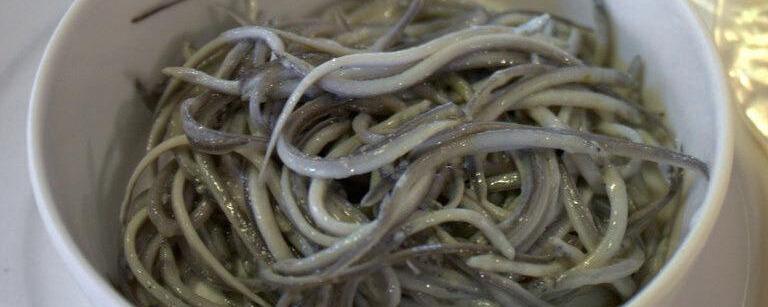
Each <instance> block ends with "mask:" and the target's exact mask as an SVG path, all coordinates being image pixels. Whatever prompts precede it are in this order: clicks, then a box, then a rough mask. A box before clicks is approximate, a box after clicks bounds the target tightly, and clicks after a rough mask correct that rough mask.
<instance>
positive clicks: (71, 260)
mask: <svg viewBox="0 0 768 307" xmlns="http://www.w3.org/2000/svg"><path fill="white" fill-rule="evenodd" d="M674 2H675V4H674V5H677V6H678V8H677V10H678V11H679V12H681V13H682V14H683V15H682V16H681V17H683V18H684V20H685V21H686V23H687V24H689V25H692V26H693V27H694V29H695V30H694V31H692V33H691V35H693V37H694V39H695V40H696V41H697V42H698V44H699V45H700V46H701V47H703V52H704V54H705V57H707V58H708V59H709V60H710V61H708V62H707V64H706V66H705V67H703V68H704V71H706V73H707V75H709V76H712V77H711V78H712V79H713V81H714V84H713V85H714V91H715V95H716V97H714V100H715V111H716V112H717V113H716V115H715V116H716V123H719V124H720V127H719V128H720V130H719V131H718V133H717V138H718V139H720V140H721V142H720V146H718V147H717V148H716V150H715V156H714V159H713V166H714V167H712V170H713V172H712V175H711V176H710V179H709V182H708V186H707V194H706V197H705V198H704V200H703V205H702V206H701V207H700V208H699V209H698V210H697V213H696V214H697V216H698V219H697V223H696V224H694V225H693V226H692V227H691V230H690V232H689V233H688V234H687V235H686V236H685V238H684V239H683V240H682V241H681V242H680V243H679V246H678V247H677V249H676V251H675V252H674V254H673V255H672V257H671V258H670V259H668V260H667V262H666V263H665V264H664V266H663V267H662V269H661V270H660V271H659V272H658V273H657V275H656V276H655V277H654V278H653V280H652V281H651V282H650V283H648V284H647V285H646V286H645V287H643V288H642V289H640V291H639V292H637V293H636V294H635V295H634V296H633V297H632V298H631V299H630V300H629V301H627V302H626V305H628V306H648V305H651V304H653V303H654V302H655V301H656V300H657V299H656V298H657V297H666V295H668V294H669V293H670V292H672V291H674V290H675V288H674V287H670V286H669V285H676V284H678V283H679V281H680V279H682V278H683V277H685V275H686V273H687V272H688V271H689V269H690V267H691V266H692V264H693V262H694V260H695V259H696V258H697V255H698V254H699V253H700V251H701V250H702V248H703V247H704V243H705V242H706V241H707V238H708V237H709V234H710V232H711V231H712V228H713V227H714V224H715V221H716V220H717V217H718V216H719V213H720V209H721V208H722V206H723V202H724V200H725V195H726V192H727V190H728V185H729V182H730V176H731V168H732V163H733V151H734V136H733V129H734V128H733V109H732V108H733V106H732V104H731V97H730V90H729V87H728V85H727V84H728V83H727V81H726V80H727V79H726V75H725V73H724V69H723V65H722V62H721V59H720V56H719V54H718V53H717V51H716V50H717V49H716V48H715V45H714V42H713V40H712V37H711V36H709V35H707V34H706V32H705V29H706V26H705V24H704V23H703V21H702V20H701V19H700V18H699V16H698V15H696V13H695V12H694V11H693V9H692V8H691V6H690V4H689V3H688V2H687V1H684V0H677V1H674ZM88 3H89V1H88V0H75V1H74V2H73V3H72V5H71V6H70V7H69V9H68V10H67V12H66V13H65V14H64V17H63V18H62V19H61V21H60V22H59V24H58V25H57V27H56V30H55V31H54V33H53V35H52V36H51V40H50V41H49V42H48V45H47V46H46V48H45V52H44V54H43V57H42V60H41V62H40V65H39V67H38V70H37V73H36V75H35V80H34V83H33V86H32V91H31V96H30V104H29V109H28V115H27V127H26V130H27V131H26V132H27V160H28V171H29V174H30V180H31V184H32V191H33V194H34V197H35V203H36V206H37V210H38V212H39V214H40V216H41V218H42V220H43V224H44V226H45V229H46V231H47V232H48V235H49V236H50V238H51V239H52V242H53V245H54V247H55V248H56V250H57V252H58V253H59V255H60V256H61V257H62V258H63V259H64V262H65V264H66V266H67V268H68V269H69V271H70V272H71V273H72V274H73V277H74V278H75V280H76V281H77V283H78V286H79V287H80V288H81V290H82V291H83V292H84V294H85V296H86V297H88V299H89V300H90V301H91V302H92V303H96V304H97V305H99V304H104V303H105V302H108V303H110V304H111V305H117V306H131V304H130V303H129V302H128V300H127V299H126V298H125V296H123V295H122V294H120V293H119V291H118V290H117V289H115V288H114V287H113V286H111V285H110V283H109V281H108V280H107V279H106V278H105V277H104V276H103V275H101V274H100V273H99V272H97V271H96V269H95V268H94V266H93V265H92V264H91V263H90V262H89V261H88V260H87V259H86V258H85V256H84V255H83V253H82V251H81V250H80V249H79V248H78V246H77V244H76V243H75V241H74V239H73V238H72V235H71V234H70V232H69V231H68V230H67V228H66V226H65V224H64V223H63V221H62V218H61V215H60V214H59V209H58V206H57V205H56V201H55V200H54V198H53V194H52V192H51V180H50V179H51V178H49V177H48V175H47V172H46V169H45V163H44V159H43V139H44V137H43V135H44V134H45V131H44V129H43V123H42V117H43V115H44V114H45V112H46V110H47V107H48V105H47V104H46V97H47V96H46V94H45V93H46V92H47V91H48V89H49V87H50V83H51V82H52V81H53V80H52V78H51V76H52V75H51V71H50V70H51V69H52V67H53V65H52V64H54V63H55V62H56V61H57V58H58V56H57V55H58V54H60V53H61V50H62V49H63V48H64V46H65V42H66V39H65V38H66V37H67V36H68V34H69V33H70V32H71V31H73V30H74V27H73V26H72V25H73V21H74V20H75V19H76V18H77V17H78V16H79V15H81V14H80V13H81V12H82V11H83V10H84V9H85V8H86V6H87V4H88Z"/></svg>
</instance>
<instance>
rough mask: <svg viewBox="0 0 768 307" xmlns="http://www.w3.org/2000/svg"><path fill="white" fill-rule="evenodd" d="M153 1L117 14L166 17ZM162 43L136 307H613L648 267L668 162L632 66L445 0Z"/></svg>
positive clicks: (675, 186)
mask: <svg viewBox="0 0 768 307" xmlns="http://www.w3.org/2000/svg"><path fill="white" fill-rule="evenodd" d="M180 2H183V1H172V3H166V4H163V5H161V6H160V7H158V8H156V9H153V10H150V12H149V13H147V14H143V15H141V16H140V18H137V19H136V22H140V21H141V19H145V18H160V17H159V16H158V17H152V16H151V15H152V14H156V13H158V12H159V11H161V10H162V9H168V8H170V7H171V6H172V5H173V4H175V3H180ZM236 4H237V5H239V6H240V7H239V8H236V7H235V6H232V7H224V6H221V5H218V6H217V8H218V9H224V10H226V11H227V13H228V14H229V16H231V17H233V18H234V20H235V21H236V22H238V23H240V24H241V26H240V27H237V28H234V29H230V30H227V31H225V32H223V33H222V34H221V35H220V36H219V37H217V38H215V39H214V40H212V41H210V42H209V43H207V44H205V45H202V46H199V48H194V46H191V45H190V44H185V45H184V46H179V48H180V50H183V53H184V54H185V58H186V59H185V62H184V63H179V66H178V67H168V68H166V69H163V71H162V72H163V73H164V74H166V75H167V76H168V77H169V82H167V83H166V85H165V87H164V89H163V90H162V91H161V93H162V95H159V97H158V98H157V101H156V104H153V105H156V110H155V122H154V123H153V126H152V129H151V132H150V135H149V138H148V144H147V148H148V151H147V155H146V157H145V158H144V159H142V161H141V162H140V163H139V165H138V166H137V167H136V169H135V171H134V174H133V176H132V177H131V179H130V181H129V185H128V186H127V187H126V194H125V199H124V202H123V204H122V208H121V213H120V214H121V217H120V220H121V222H122V223H123V225H124V228H123V236H124V242H123V255H122V258H121V259H122V260H121V261H122V263H121V265H123V266H124V267H125V268H126V269H125V270H124V280H123V284H122V287H121V288H122V289H123V290H124V293H125V295H126V296H128V297H129V298H130V299H131V300H132V301H133V302H134V303H136V304H137V305H141V306H158V305H161V306H255V305H258V306H336V305H341V306H401V305H402V306H550V305H567V304H569V303H570V302H575V301H576V300H578V301H579V302H589V304H590V305H595V306H606V305H607V306H611V305H619V304H621V303H622V302H625V301H626V300H628V299H629V298H631V297H632V296H633V295H634V294H635V293H636V292H637V291H638V290H639V289H640V288H641V287H643V286H644V285H645V284H646V283H647V282H648V281H649V280H650V279H651V278H652V277H653V276H654V275H655V274H656V273H657V272H658V270H659V269H660V268H659V267H658V265H654V263H656V260H655V259H659V258H664V257H665V256H666V252H667V250H668V249H669V248H670V247H669V246H667V244H669V243H668V242H669V240H666V239H665V236H666V234H668V233H669V231H668V230H669V228H670V227H671V223H672V221H671V220H672V218H671V216H674V212H675V211H676V210H677V207H678V203H679V200H680V198H681V190H682V187H681V181H682V176H683V173H684V172H691V174H692V175H693V176H698V177H699V178H702V179H706V178H707V176H708V172H709V171H708V166H707V164H706V163H704V162H702V161H700V160H698V159H696V158H695V157H692V156H689V155H686V154H683V153H681V152H679V151H677V150H675V148H679V145H678V144H676V143H675V138H674V135H673V134H672V132H671V130H670V129H669V128H668V127H667V126H666V125H664V124H663V120H662V119H660V118H657V117H656V116H655V115H654V114H653V113H651V112H649V111H647V109H646V106H645V104H644V102H643V97H642V93H641V90H640V89H641V86H642V81H643V80H642V73H641V72H642V60H641V58H640V57H638V58H636V60H635V61H633V63H632V65H630V69H629V70H628V71H620V70H616V69H613V68H610V67H606V66H605V64H606V63H609V62H610V56H611V50H610V39H609V38H610V35H611V34H610V33H611V31H610V25H609V24H608V20H609V19H608V18H607V15H606V14H607V12H606V11H605V9H604V7H603V6H602V3H600V2H599V1H598V3H596V5H595V14H594V15H595V16H596V20H595V24H596V27H595V28H594V29H590V28H587V27H584V26H581V25H579V24H578V23H576V22H573V21H570V20H567V19H565V18H562V17H559V16H554V15H550V14H548V13H547V12H534V11H504V12H495V11H490V10H488V9H486V8H484V7H482V6H477V5H470V4H467V2H466V1H453V0H443V1H437V0H412V1H405V0H394V1H393V0H373V1H337V2H333V3H332V4H331V5H329V6H327V7H326V8H324V9H323V10H322V11H320V12H318V13H317V14H315V15H313V17H308V18H303V19H299V20H268V19H264V18H263V16H261V15H262V14H261V13H260V12H259V6H258V3H256V1H255V0H250V1H237V3H236Z"/></svg>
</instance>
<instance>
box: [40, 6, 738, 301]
mask: <svg viewBox="0 0 768 307" xmlns="http://www.w3.org/2000/svg"><path fill="white" fill-rule="evenodd" d="M479 1H482V2H488V3H491V4H492V5H494V6H497V7H502V6H504V5H507V4H504V3H505V1H503V0H479ZM157 2H159V1H158V0H131V1H128V0H125V1H98V0H79V1H75V4H74V5H73V6H72V7H71V8H70V10H69V11H68V12H67V14H66V16H65V17H64V19H63V20H62V22H61V24H60V25H59V27H58V29H57V30H56V32H55V34H54V36H53V39H52V40H51V42H50V44H49V45H48V49H47V51H46V53H45V56H44V58H43V61H42V63H41V64H40V69H39V71H38V74H37V80H36V82H35V86H34V89H33V94H32V102H31V107H30V112H29V114H30V115H29V122H28V124H29V126H28V137H29V142H28V144H29V162H30V172H31V177H32V184H33V188H34V193H35V196H36V199H37V204H38V208H39V211H40V214H41V215H42V217H43V220H44V223H45V226H46V228H47V229H48V232H49V234H50V235H51V237H52V238H53V242H54V244H55V245H56V248H57V249H58V251H59V252H60V253H61V256H62V257H63V258H64V260H65V262H66V264H67V265H68V267H69V269H70V270H71V271H72V272H73V274H74V276H75V278H76V280H77V282H78V283H79V284H80V286H81V288H82V290H83V291H84V292H85V293H86V294H87V295H88V297H89V298H91V300H92V301H93V302H94V303H95V304H96V305H99V306H104V305H109V306H116V305H128V304H129V303H128V302H127V301H126V300H125V299H124V298H123V297H122V296H121V295H120V294H119V293H118V292H117V291H116V290H115V288H114V287H113V286H112V285H111V284H110V281H111V280H117V278H116V276H117V274H118V269H117V263H118V262H117V256H118V252H119V250H120V243H119V242H120V238H119V233H120V230H119V226H118V221H117V216H118V214H117V212H118V206H119V203H120V199H121V196H122V193H123V189H124V186H125V182H126V180H127V179H128V177H129V174H130V171H131V170H132V168H133V166H134V165H135V163H136V162H137V161H138V159H139V158H140V157H141V155H142V153H143V152H144V145H143V144H144V140H145V137H146V133H147V127H148V124H149V120H150V113H149V112H148V111H146V108H145V107H144V106H143V105H142V104H141V103H140V102H139V99H138V97H137V95H136V93H135V91H134V88H133V86H132V82H133V79H134V78H140V79H142V80H157V78H159V73H158V72H159V69H160V68H161V67H163V66H164V65H170V64H173V63H178V60H179V59H178V54H179V52H178V48H179V45H180V44H179V42H180V38H182V37H185V38H191V39H194V40H196V41H198V42H200V41H201V40H202V41H204V39H210V38H211V37H213V35H215V34H216V33H217V32H218V30H221V28H222V27H223V26H224V25H223V20H225V18H224V17H222V16H221V14H219V13H217V12H214V11H212V10H211V9H209V8H207V7H205V6H203V5H201V4H199V3H198V2H195V1H189V2H186V3H183V4H181V5H179V6H178V7H176V8H173V9H172V10H168V11H165V12H162V13H161V14H160V15H158V16H155V17H153V18H150V19H148V20H146V21H145V22H143V23H141V24H138V25H134V24H131V23H130V22H129V20H130V19H131V17H133V16H134V15H136V13H137V12H140V11H142V10H143V9H145V8H147V7H150V6H152V5H153V4H156V3H157ZM263 2H267V5H268V6H271V7H270V10H272V11H273V12H274V11H280V9H282V10H283V12H293V13H296V8H301V10H302V11H307V10H309V9H311V7H317V6H319V5H320V4H321V1H309V0H306V1H300V0H281V1H269V0H265V1H263ZM506 2H507V3H508V2H512V3H514V5H515V6H521V5H522V6H525V7H529V8H548V9H550V10H551V11H553V12H555V13H558V14H560V15H564V16H569V17H571V18H574V19H576V20H581V21H584V23H585V24H590V23H591V22H589V20H591V18H590V17H589V16H590V15H591V6H590V4H589V1H588V0H578V1H534V0H529V1H506ZM606 2H608V7H609V11H610V13H611V16H612V18H611V19H612V23H613V25H614V31H615V32H614V33H615V36H616V38H617V39H616V40H615V50H616V52H615V54H616V56H617V59H618V61H619V62H623V63H627V62H628V61H629V59H631V58H632V57H633V56H634V55H636V54H639V55H641V56H642V57H643V58H644V60H645V62H646V64H647V66H646V75H647V77H646V83H645V88H646V91H647V92H648V93H650V94H652V95H649V96H651V97H657V98H658V99H659V100H660V101H662V102H663V103H664V104H665V105H666V108H667V111H668V114H669V117H670V118H671V119H672V126H673V128H674V130H675V131H676V133H677V135H678V136H679V139H680V141H681V142H682V144H683V146H684V147H683V148H685V151H686V152H687V153H690V154H693V155H694V156H697V157H699V158H701V159H703V160H704V161H706V162H707V163H708V164H709V165H710V167H711V170H712V172H711V178H710V179H709V181H705V180H698V182H696V183H695V184H694V185H693V187H692V188H691V190H690V191H691V193H690V195H689V197H688V198H687V201H686V202H685V207H684V211H683V212H684V215H683V219H682V222H681V225H680V226H681V227H680V230H681V231H680V238H679V240H678V242H680V244H679V245H678V247H677V251H676V252H675V253H674V255H673V256H672V257H671V258H670V259H669V261H668V263H667V265H666V266H665V267H664V269H663V270H662V271H661V272H660V273H659V275H658V276H657V277H656V278H655V279H654V281H652V282H651V283H650V284H649V285H648V286H646V287H645V288H644V289H643V290H642V291H641V292H640V293H638V294H637V295H636V296H635V297H634V298H633V299H632V300H631V301H630V304H635V305H642V306H645V305H652V304H659V303H662V302H664V300H665V299H667V298H668V297H669V296H670V294H671V293H673V292H674V291H675V289H676V288H677V287H678V285H679V284H680V283H681V282H682V281H683V280H684V278H685V276H686V272H687V271H688V269H689V268H690V266H691V264H692V263H693V261H694V260H695V258H696V257H697V254H698V253H699V252H700V251H701V248H702V246H703V245H704V242H705V240H706V239H707V237H708V235H709V232H710V230H711V229H712V226H713V224H714V221H715V219H716V217H717V216H718V213H719V211H720V207H721V205H722V202H723V198H724V195H725V191H726V188H727V186H728V180H729V176H730V173H731V160H732V151H733V138H732V136H731V131H732V129H731V111H730V105H729V101H728V92H727V88H726V85H725V81H724V77H723V72H722V69H721V67H720V62H719V58H718V57H717V55H716V52H715V49H714V47H713V45H712V43H711V42H710V39H709V37H707V35H706V34H705V31H704V30H703V26H702V25H701V23H700V22H699V21H698V20H697V19H696V17H695V16H694V13H693V12H692V11H691V9H690V8H689V7H688V6H687V4H686V3H685V2H683V1H679V0H674V1H670V0H645V1H634V0H612V1H606ZM277 14H279V13H277Z"/></svg>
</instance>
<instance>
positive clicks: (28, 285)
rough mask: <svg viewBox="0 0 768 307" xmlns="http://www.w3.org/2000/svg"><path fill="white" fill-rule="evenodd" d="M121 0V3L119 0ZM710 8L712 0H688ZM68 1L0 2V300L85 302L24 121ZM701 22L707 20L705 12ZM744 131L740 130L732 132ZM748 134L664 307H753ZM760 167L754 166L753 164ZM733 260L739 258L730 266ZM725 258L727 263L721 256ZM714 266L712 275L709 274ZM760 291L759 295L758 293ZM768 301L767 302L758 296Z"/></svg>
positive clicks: (759, 213) (758, 197) (754, 186)
mask: <svg viewBox="0 0 768 307" xmlns="http://www.w3.org/2000/svg"><path fill="white" fill-rule="evenodd" d="M124 1H128V0H124ZM692 1H693V2H698V3H700V4H703V6H704V7H707V6H709V3H712V1H713V0H692ZM71 2H72V0H2V3H1V4H0V42H2V45H0V195H2V196H1V197H0V208H2V211H0V246H2V247H3V249H2V250H0V305H2V306H89V305H90V304H89V302H88V301H87V299H86V298H85V297H84V295H83V294H82V293H81V291H80V289H78V287H77V285H76V284H75V282H74V280H73V279H72V277H71V276H70V274H69V272H68V271H67V270H66V268H65V267H64V265H63V263H62V261H61V259H60V258H59V257H58V255H57V254H56V251H55V250H54V248H53V246H52V245H51V244H50V240H49V238H48V236H47V234H46V233H45V230H44V229H43V225H42V221H41V220H40V218H39V216H38V214H37V210H36V208H35V205H34V199H33V197H32V192H31V188H30V184H29V177H28V175H27V165H26V141H25V125H26V114H27V105H28V97H29V91H30V88H31V86H32V81H33V79H34V74H35V70H36V68H37V64H38V62H39V60H40V58H41V56H42V53H43V50H44V48H45V45H46V43H47V41H48V39H49V38H50V35H51V33H53V30H54V28H55V27H56V24H57V23H58V21H59V19H60V18H61V16H62V15H63V14H64V12H65V11H66V9H67V7H68V6H69V4H70V3H71ZM704 17H705V18H704V19H705V21H711V19H709V18H708V16H704ZM739 131H742V132H744V131H745V130H743V129H739ZM757 148H758V147H757V145H756V144H755V143H754V140H753V139H752V138H750V137H748V136H745V135H742V136H739V137H737V153H736V159H737V160H736V163H735V166H734V174H735V176H734V177H735V179H734V183H732V184H731V190H730V192H729V196H728V201H727V202H728V203H726V206H724V208H723V212H722V214H721V217H720V219H719V220H718V223H717V224H716V226H715V229H714V231H713V234H712V236H711V238H710V241H709V242H708V244H707V246H706V247H705V250H704V253H703V255H702V256H701V257H700V258H699V259H698V260H697V263H696V264H695V265H694V268H693V273H692V274H690V275H689V276H688V277H687V279H686V280H688V281H690V282H686V283H685V285H683V287H682V289H680V290H679V291H678V293H677V295H676V297H675V298H674V299H673V301H672V302H670V304H672V305H688V306H757V305H758V303H757V302H758V301H757V299H759V298H760V297H761V296H768V292H766V291H759V289H758V288H759V287H761V286H762V284H763V283H761V282H760V281H759V280H758V276H761V275H765V274H761V272H762V271H763V270H764V269H765V268H764V267H761V266H760V265H759V262H758V261H757V260H759V259H761V258H762V255H763V254H764V253H762V249H763V247H768V244H762V241H763V240H768V239H762V238H763V237H765V238H768V236H764V235H762V231H761V228H760V224H761V223H760V221H761V220H764V219H763V218H762V217H764V216H765V215H764V212H763V211H764V209H765V208H763V206H761V205H760V204H761V203H763V200H765V199H766V197H765V196H766V192H765V191H768V189H765V187H768V185H766V184H765V183H768V181H766V180H765V179H766V175H764V174H763V172H760V170H762V169H766V168H763V166H768V160H766V157H765V156H764V155H763V154H762V153H760V152H759V151H758V149H757ZM755 165H759V166H760V167H754V166H755ZM733 258H738V259H741V260H742V261H745V263H730V262H732V261H731V260H734V259H733ZM723 259H729V261H722V260H723ZM712 270H715V271H714V272H716V274H717V277H715V276H712V272H713V271H712ZM760 292H764V293H763V294H760ZM762 302H768V300H762Z"/></svg>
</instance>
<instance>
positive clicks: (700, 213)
mask: <svg viewBox="0 0 768 307" xmlns="http://www.w3.org/2000/svg"><path fill="white" fill-rule="evenodd" d="M674 5H677V6H678V8H677V10H678V11H679V12H681V13H682V14H683V15H682V16H681V17H682V18H684V19H685V21H686V24H689V25H692V26H693V27H694V28H695V29H694V31H692V33H691V34H692V35H693V38H694V39H695V40H697V42H698V44H697V45H698V46H699V47H702V48H703V50H702V51H703V52H704V54H705V57H707V58H709V61H707V62H706V65H705V67H703V70H704V71H706V73H707V75H708V76H711V78H713V79H714V81H715V82H714V84H713V86H714V92H715V95H716V97H714V100H715V112H716V113H715V117H716V118H715V119H716V122H719V123H720V124H721V125H720V127H719V128H720V130H718V131H717V139H720V140H721V143H720V146H719V147H717V148H716V149H715V157H714V159H713V161H712V162H713V167H712V168H711V169H712V170H713V172H712V174H711V175H710V177H709V182H708V186H707V195H706V197H705V198H704V200H703V205H702V206H701V207H700V208H699V209H698V210H697V212H696V216H697V219H696V221H697V223H695V224H694V225H693V226H692V227H691V230H690V233H688V235H687V236H685V238H683V240H682V241H680V242H679V245H678V246H677V249H676V250H675V251H674V253H673V254H672V257H671V258H669V259H667V262H666V263H664V265H663V266H662V268H661V270H660V271H659V272H658V273H657V274H656V276H654V277H653V279H652V280H651V282H649V283H648V284H647V285H645V287H643V288H641V289H640V291H638V292H637V293H635V295H634V296H633V297H632V298H630V300H629V301H627V302H626V305H627V306H652V304H654V299H653V297H654V296H661V297H666V296H667V295H668V294H670V292H672V291H674V290H676V288H675V287H670V286H669V285H678V284H679V282H680V280H681V279H682V278H684V277H685V276H686V275H687V273H688V271H689V270H690V268H691V267H692V266H693V263H694V261H695V260H696V258H697V256H698V254H699V253H700V252H701V250H702V249H703V248H704V244H705V243H706V241H707V239H708V238H709V234H710V233H711V232H712V229H713V228H714V226H715V222H716V221H717V218H718V217H719V216H720V210H721V208H722V207H723V203H724V201H725V196H726V193H727V191H728V187H729V184H730V180H731V174H732V173H731V170H732V167H733V151H734V135H733V133H734V132H733V131H734V122H733V113H734V111H733V103H732V99H731V91H730V87H729V86H728V82H727V78H726V74H725V69H724V66H723V62H722V59H721V57H720V54H719V53H718V52H717V47H715V42H714V38H713V37H712V36H710V35H707V32H706V29H707V26H706V24H705V23H704V21H703V20H702V19H701V16H699V15H698V14H696V12H695V11H694V9H693V8H692V7H691V4H690V2H688V1H684V0H678V1H674Z"/></svg>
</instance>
